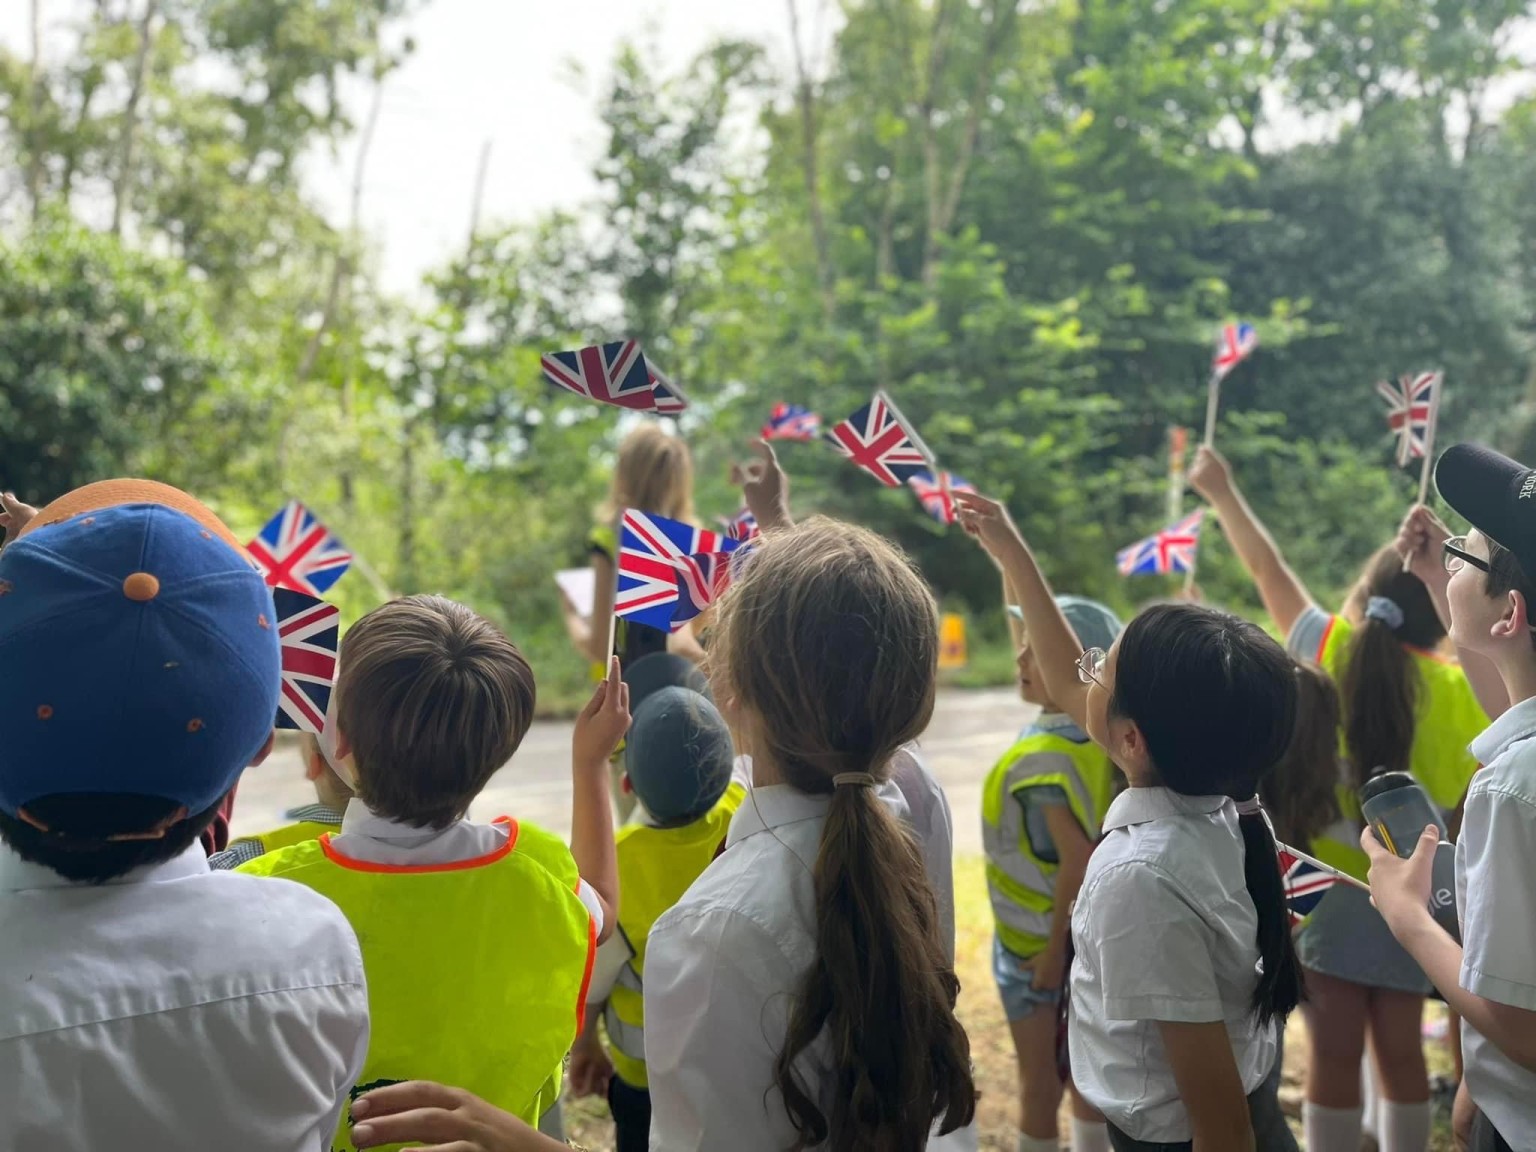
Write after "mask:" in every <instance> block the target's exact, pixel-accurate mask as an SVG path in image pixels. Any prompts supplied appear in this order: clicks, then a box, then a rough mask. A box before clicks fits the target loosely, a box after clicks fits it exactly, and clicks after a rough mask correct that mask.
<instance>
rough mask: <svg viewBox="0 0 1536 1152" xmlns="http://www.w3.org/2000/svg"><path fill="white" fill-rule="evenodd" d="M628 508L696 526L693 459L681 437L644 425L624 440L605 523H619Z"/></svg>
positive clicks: (603, 512) (614, 471)
mask: <svg viewBox="0 0 1536 1152" xmlns="http://www.w3.org/2000/svg"><path fill="white" fill-rule="evenodd" d="M625 508H635V509H638V510H639V511H641V512H653V513H655V514H656V515H657V516H666V517H667V518H668V519H671V520H681V521H683V522H685V523H692V522H693V519H694V512H693V457H692V456H691V455H690V454H689V452H688V445H687V444H686V443H684V442H683V440H682V438H681V437H678V436H671V435H668V433H667V432H666V431H665V430H664V429H662V428H661V427H660V426H659V425H656V424H642V425H640V427H638V428H636V429H635V430H634V431H633V432H631V433H630V434H629V435H628V436H626V437H624V441H623V443H621V444H620V445H619V459H618V462H617V464H616V465H615V466H614V470H613V487H612V489H611V490H610V491H609V493H608V501H607V503H606V504H604V505H603V508H602V511H601V516H602V519H603V521H604V522H605V523H612V522H614V521H616V520H618V518H619V514H620V513H621V512H623V510H624V509H625Z"/></svg>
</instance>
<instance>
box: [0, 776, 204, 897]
mask: <svg viewBox="0 0 1536 1152" xmlns="http://www.w3.org/2000/svg"><path fill="white" fill-rule="evenodd" d="M223 803H224V798H223V797H222V796H221V797H219V799H218V800H217V801H215V803H214V805H213V807H211V808H209V809H208V810H207V811H205V812H199V813H198V814H197V815H195V816H188V817H186V818H185V819H183V820H178V821H177V822H176V823H174V824H172V825H171V826H170V827H169V828H167V829H166V831H165V835H164V836H159V837H156V838H155V839H153V840H109V839H108V837H109V836H120V835H123V834H125V833H133V832H142V831H144V830H145V829H146V828H153V827H154V826H155V825H157V824H159V823H160V821H162V820H164V819H165V818H166V817H167V816H169V815H171V814H172V813H173V812H175V811H176V810H177V809H178V808H180V807H181V805H180V804H178V803H177V802H176V801H174V800H167V799H165V798H164V797H162V796H136V795H131V794H126V793H114V792H100V793H92V794H90V795H80V794H75V793H71V794H59V795H55V796H42V797H39V798H38V799H36V800H33V801H31V802H30V803H28V804H26V805H24V807H25V808H26V810H27V814H28V815H29V816H31V817H32V818H33V819H34V820H36V821H37V822H38V823H40V824H43V825H46V826H47V828H48V831H46V832H44V831H43V830H42V829H41V828H34V827H33V826H32V825H31V824H28V823H27V822H26V821H24V820H22V819H20V818H19V817H16V816H11V815H8V814H6V813H4V812H0V840H4V841H5V842H6V843H7V844H9V845H10V846H11V848H12V850H13V851H15V853H16V855H18V856H20V857H21V858H22V859H23V860H28V861H30V862H32V863H33V864H41V865H42V866H43V867H44V868H48V869H51V870H52V871H54V872H57V873H58V874H59V875H60V876H62V877H64V879H66V880H87V881H90V882H92V883H95V884H102V883H105V882H106V881H108V880H115V879H117V878H118V877H119V876H123V875H126V874H127V873H129V872H132V871H133V870H134V869H135V868H142V867H144V865H146V864H160V863H163V862H165V861H166V860H174V859H175V858H176V857H177V856H180V855H181V854H182V853H183V852H185V851H186V850H187V849H188V848H190V847H191V846H192V844H193V842H194V841H196V840H197V838H198V837H199V836H201V835H202V834H203V829H205V828H207V827H208V825H210V824H212V823H213V818H214V817H215V816H217V815H218V813H219V805H221V804H223Z"/></svg>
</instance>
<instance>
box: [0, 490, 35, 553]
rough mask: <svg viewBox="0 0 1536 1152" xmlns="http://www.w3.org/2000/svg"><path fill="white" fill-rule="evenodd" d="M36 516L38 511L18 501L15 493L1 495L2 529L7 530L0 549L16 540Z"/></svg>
mask: <svg viewBox="0 0 1536 1152" xmlns="http://www.w3.org/2000/svg"><path fill="white" fill-rule="evenodd" d="M36 515H37V509H36V508H34V507H32V505H30V504H23V503H22V502H21V501H20V500H18V499H16V494H15V493H14V492H3V493H0V528H4V529H5V539H4V540H0V548H3V547H4V546H5V545H7V544H9V543H10V542H11V541H12V540H14V539H16V537H17V536H19V535H20V534H21V530H22V529H23V528H25V527H26V526H27V524H28V523H29V522H30V521H31V519H32V517H34V516H36Z"/></svg>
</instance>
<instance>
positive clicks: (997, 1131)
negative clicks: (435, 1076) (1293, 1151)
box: [566, 857, 1452, 1152]
mask: <svg viewBox="0 0 1536 1152" xmlns="http://www.w3.org/2000/svg"><path fill="white" fill-rule="evenodd" d="M955 905H956V906H955V920H956V965H955V966H956V969H957V970H958V972H959V975H960V983H961V990H960V1008H959V1011H960V1018H961V1020H962V1021H963V1022H964V1024H965V1028H966V1031H967V1032H968V1033H969V1034H970V1037H971V1058H972V1060H973V1061H974V1063H975V1066H976V1085H977V1088H978V1089H979V1090H980V1092H981V1100H980V1102H979V1105H978V1107H977V1121H978V1125H979V1127H980V1130H981V1148H982V1152H1013V1149H1014V1148H1015V1147H1016V1146H1017V1140H1018V1129H1017V1128H1016V1127H1015V1124H1016V1122H1017V1115H1018V1104H1017V1093H1018V1074H1017V1071H1016V1065H1015V1062H1014V1055H1013V1041H1012V1040H1011V1039H1010V1037H1009V1034H1008V1024H1007V1021H1006V1020H1004V1019H1003V1009H1002V1005H1001V1004H1000V1003H999V1001H998V998H997V991H996V989H995V987H994V986H993V983H992V961H991V956H992V912H991V909H990V908H989V907H988V904H987V888H986V883H985V880H984V878H983V872H982V861H981V859H980V858H979V857H971V858H967V859H961V860H957V861H956V862H955ZM1431 1010H1432V1011H1434V1010H1438V1007H1437V1006H1433V1005H1432V1006H1431ZM1430 1048H1431V1065H1432V1067H1433V1068H1434V1070H1435V1071H1437V1072H1438V1071H1445V1070H1446V1068H1447V1066H1448V1060H1447V1059H1446V1058H1445V1057H1444V1055H1443V1052H1441V1051H1440V1050H1439V1046H1438V1045H1431V1046H1430ZM1285 1052H1286V1066H1285V1085H1284V1087H1283V1088H1282V1091H1281V1101H1282V1104H1284V1105H1285V1106H1286V1110H1287V1114H1288V1115H1290V1116H1292V1117H1293V1119H1292V1124H1293V1126H1294V1127H1295V1128H1296V1129H1297V1134H1298V1137H1299V1135H1300V1119H1299V1118H1300V1115H1301V1083H1302V1077H1303V1075H1304V1074H1305V1065H1306V1029H1305V1027H1304V1026H1303V1025H1302V1023H1301V1020H1300V1018H1299V1016H1298V1017H1297V1018H1296V1019H1293V1020H1292V1022H1291V1026H1290V1029H1289V1031H1288V1032H1287V1034H1286V1046H1285ZM1062 1125H1063V1126H1062V1131H1063V1132H1067V1131H1070V1129H1069V1127H1068V1126H1067V1125H1068V1114H1067V1113H1065V1112H1063V1117H1062ZM566 1126H567V1130H568V1135H569V1136H570V1137H571V1139H572V1140H573V1141H575V1142H576V1143H578V1144H581V1145H584V1146H585V1147H587V1148H589V1149H591V1152H612V1149H613V1129H612V1127H611V1125H610V1123H609V1121H608V1109H607V1107H606V1106H605V1105H603V1104H602V1103H600V1102H598V1101H595V1100H585V1101H576V1102H571V1101H567V1103H566ZM1451 1149H1452V1144H1451V1140H1450V1135H1449V1131H1448V1130H1447V1129H1446V1128H1445V1127H1444V1126H1443V1125H1440V1126H1438V1127H1437V1129H1436V1132H1435V1136H1434V1139H1433V1140H1432V1141H1431V1143H1430V1152H1451Z"/></svg>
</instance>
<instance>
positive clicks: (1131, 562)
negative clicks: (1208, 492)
mask: <svg viewBox="0 0 1536 1152" xmlns="http://www.w3.org/2000/svg"><path fill="white" fill-rule="evenodd" d="M1204 519H1205V509H1204V508H1202V509H1200V510H1199V511H1198V512H1195V513H1194V514H1192V515H1189V516H1186V517H1184V519H1182V520H1180V521H1179V522H1178V523H1177V524H1175V525H1174V526H1173V527H1171V528H1164V529H1163V530H1162V531H1161V532H1159V533H1158V534H1157V535H1155V536H1149V537H1147V538H1146V539H1145V540H1142V541H1139V542H1138V543H1135V544H1132V545H1131V546H1130V547H1129V548H1127V549H1125V550H1124V551H1122V552H1120V553H1119V554H1118V555H1117V556H1116V557H1115V563H1116V564H1117V565H1118V566H1119V568H1120V575H1122V576H1166V575H1168V574H1169V573H1172V572H1190V571H1193V570H1194V567H1195V550H1196V549H1197V548H1198V547H1199V546H1200V523H1201V521H1202V520H1204Z"/></svg>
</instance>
